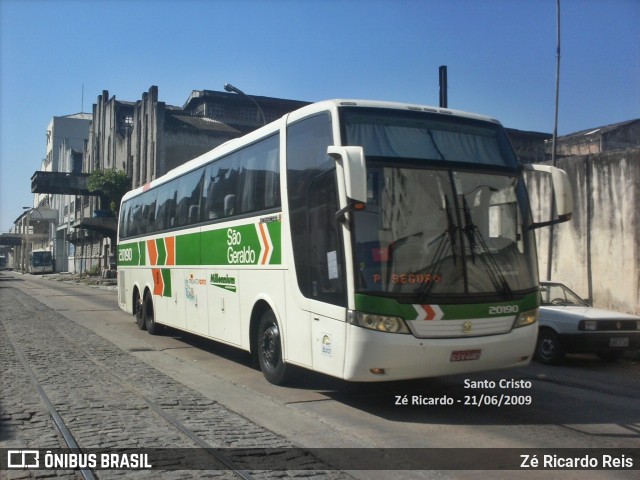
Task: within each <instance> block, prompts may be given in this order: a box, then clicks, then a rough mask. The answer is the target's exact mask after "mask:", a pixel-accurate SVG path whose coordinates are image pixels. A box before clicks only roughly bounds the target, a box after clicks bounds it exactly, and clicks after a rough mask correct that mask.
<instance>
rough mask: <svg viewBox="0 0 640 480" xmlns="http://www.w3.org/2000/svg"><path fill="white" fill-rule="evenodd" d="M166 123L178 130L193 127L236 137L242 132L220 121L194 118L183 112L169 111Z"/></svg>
mask: <svg viewBox="0 0 640 480" xmlns="http://www.w3.org/2000/svg"><path fill="white" fill-rule="evenodd" d="M165 121H166V125H167V126H174V127H178V128H180V127H186V128H189V127H192V128H196V129H198V130H208V131H215V132H224V133H230V134H234V135H237V134H239V133H240V131H238V130H236V129H235V128H233V127H230V126H229V125H227V124H226V123H223V122H221V121H219V120H214V119H212V118H208V117H200V116H194V115H190V114H188V113H182V112H174V111H167V117H166V119H165Z"/></svg>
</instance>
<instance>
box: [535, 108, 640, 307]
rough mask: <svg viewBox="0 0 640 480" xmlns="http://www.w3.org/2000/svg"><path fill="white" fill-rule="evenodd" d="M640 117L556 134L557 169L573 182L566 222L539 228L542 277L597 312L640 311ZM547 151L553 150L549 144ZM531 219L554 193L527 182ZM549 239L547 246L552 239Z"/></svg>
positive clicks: (540, 185) (538, 183)
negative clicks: (560, 285) (564, 285)
mask: <svg viewBox="0 0 640 480" xmlns="http://www.w3.org/2000/svg"><path fill="white" fill-rule="evenodd" d="M639 128H640V120H632V121H629V122H623V123H619V124H616V125H610V126H607V127H601V128H596V129H592V130H588V131H584V132H577V133H575V134H571V135H567V136H564V137H559V138H558V140H557V152H560V154H559V155H558V158H557V166H558V167H559V168H562V169H563V170H565V171H566V172H567V174H568V176H569V179H570V181H571V185H572V188H573V196H574V214H573V217H572V220H571V221H570V222H567V223H564V224H561V225H558V226H556V227H554V228H553V230H551V229H549V228H544V229H540V230H538V231H537V233H536V236H537V240H538V264H539V267H540V275H541V277H542V278H543V279H544V278H546V276H547V271H548V269H549V268H548V267H549V259H548V258H549V250H551V252H552V255H551V268H550V271H551V279H552V280H558V281H564V282H566V283H567V284H568V285H569V286H570V287H571V288H572V289H574V290H575V291H576V292H577V293H578V294H580V295H582V296H584V297H585V298H590V299H591V300H592V302H593V304H594V306H596V307H601V308H607V309H611V310H618V311H623V312H629V313H635V314H640V132H639V131H638V129H639ZM548 148H550V145H549V144H548ZM530 195H531V198H532V203H533V205H534V215H535V214H536V210H537V211H544V210H545V209H544V208H543V206H544V205H548V203H549V201H550V197H551V192H550V191H549V189H548V186H547V185H546V184H545V182H542V181H540V182H536V183H534V184H533V185H530ZM550 235H551V242H550V240H549V237H550Z"/></svg>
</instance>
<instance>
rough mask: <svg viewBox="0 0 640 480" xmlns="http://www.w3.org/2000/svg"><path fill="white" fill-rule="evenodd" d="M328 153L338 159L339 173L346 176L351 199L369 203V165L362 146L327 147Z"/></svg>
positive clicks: (348, 196) (348, 199) (348, 198)
mask: <svg viewBox="0 0 640 480" xmlns="http://www.w3.org/2000/svg"><path fill="white" fill-rule="evenodd" d="M327 154H328V155H329V156H330V157H331V158H333V159H334V160H335V161H336V167H337V169H338V173H340V172H342V175H343V176H344V185H345V190H346V194H347V203H349V201H353V202H357V203H363V204H364V203H367V167H366V165H365V160H364V149H363V148H362V147H335V146H330V147H328V148H327Z"/></svg>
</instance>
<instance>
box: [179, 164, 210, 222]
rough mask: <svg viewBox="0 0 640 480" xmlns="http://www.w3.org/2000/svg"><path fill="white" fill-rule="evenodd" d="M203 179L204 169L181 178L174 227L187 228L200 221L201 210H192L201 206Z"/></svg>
mask: <svg viewBox="0 0 640 480" xmlns="http://www.w3.org/2000/svg"><path fill="white" fill-rule="evenodd" d="M203 179H204V171H203V169H198V170H195V171H193V172H191V173H188V174H186V175H184V176H182V177H180V179H179V180H178V196H177V198H176V215H175V225H173V226H174V227H182V226H187V225H190V224H192V223H197V222H198V221H199V209H191V207H192V206H199V204H200V197H201V193H200V191H201V189H202V183H203V181H202V180H203ZM192 215H193V216H192Z"/></svg>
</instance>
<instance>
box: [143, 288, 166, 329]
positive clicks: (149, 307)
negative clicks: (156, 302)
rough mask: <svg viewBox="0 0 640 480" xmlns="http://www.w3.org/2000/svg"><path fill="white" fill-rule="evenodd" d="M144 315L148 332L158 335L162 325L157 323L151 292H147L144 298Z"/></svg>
mask: <svg viewBox="0 0 640 480" xmlns="http://www.w3.org/2000/svg"><path fill="white" fill-rule="evenodd" d="M142 317H143V318H144V326H145V328H146V329H147V332H149V334H150V335H158V334H159V333H160V329H161V328H162V327H161V326H160V325H158V324H157V323H156V319H155V315H154V313H153V300H152V299H151V294H147V295H146V296H145V298H144V303H143V304H142Z"/></svg>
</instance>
